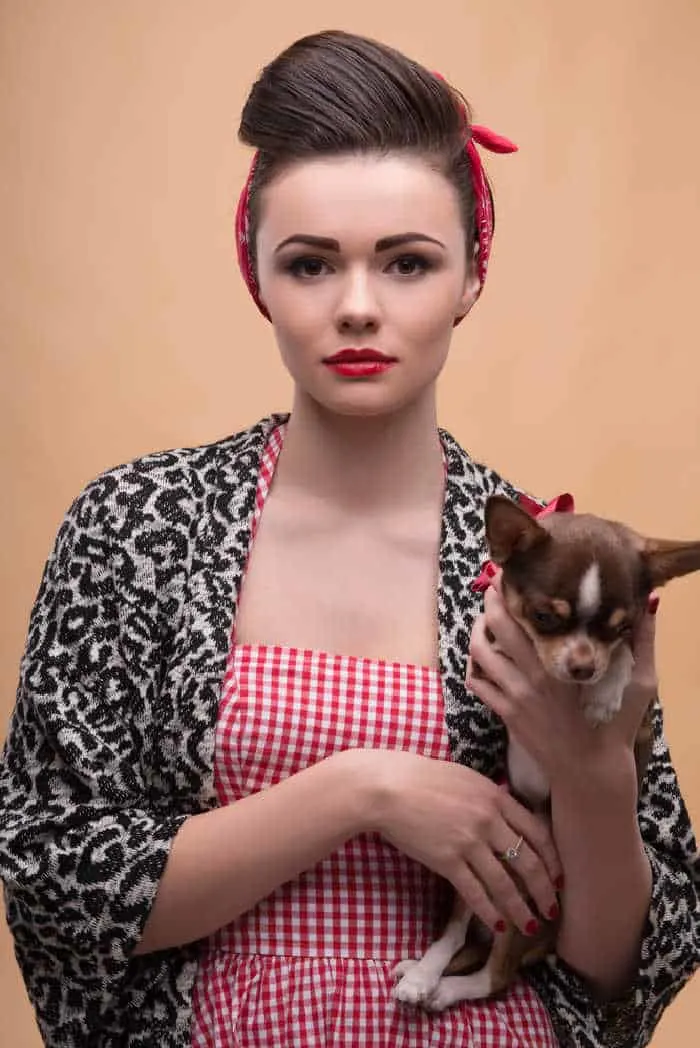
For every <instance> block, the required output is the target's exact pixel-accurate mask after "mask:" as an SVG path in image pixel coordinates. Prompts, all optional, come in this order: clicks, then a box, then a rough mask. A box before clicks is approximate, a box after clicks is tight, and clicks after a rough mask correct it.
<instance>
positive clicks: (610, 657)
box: [394, 495, 700, 1011]
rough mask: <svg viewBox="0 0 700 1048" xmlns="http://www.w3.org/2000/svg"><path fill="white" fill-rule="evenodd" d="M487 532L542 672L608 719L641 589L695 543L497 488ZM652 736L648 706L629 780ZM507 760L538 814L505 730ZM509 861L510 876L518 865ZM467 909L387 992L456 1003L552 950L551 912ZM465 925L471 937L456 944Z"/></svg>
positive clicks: (686, 561) (679, 570)
mask: <svg viewBox="0 0 700 1048" xmlns="http://www.w3.org/2000/svg"><path fill="white" fill-rule="evenodd" d="M486 541H487V545H488V548H489V553H490V556H491V559H492V561H493V562H494V563H495V564H496V565H498V566H499V567H501V569H502V576H501V588H502V593H503V598H504V600H505V603H506V606H507V608H508V610H509V612H510V614H511V615H512V616H513V618H514V619H515V620H516V621H517V622H518V623H520V625H521V626H522V628H523V629H524V630H525V632H526V633H527V634H528V636H529V637H530V638H531V640H532V643H533V645H534V647H535V650H536V652H537V654H538V656H539V658H540V661H541V662H542V665H543V667H544V668H545V670H546V671H547V673H548V674H550V675H551V676H552V677H553V678H555V679H557V680H560V681H565V682H570V683H577V684H580V685H584V687H581V688H580V694H581V701H582V703H583V713H584V715H585V717H586V718H587V720H588V721H589V722H590V723H592V724H600V723H604V722H606V721H609V720H610V719H611V718H612V717H614V716H615V714H616V713H617V711H618V710H619V709H620V705H621V703H622V699H623V694H624V692H625V688H626V686H627V684H628V682H629V680H630V676H631V673H632V667H633V664H634V657H633V654H632V647H631V639H632V637H633V635H634V631H635V628H636V626H637V624H638V623H639V621H640V619H641V617H642V615H643V614H644V612H645V609H646V607H647V603H648V600H649V596H650V594H651V593H652V591H653V590H655V589H658V588H659V587H661V586H663V585H665V583H667V582H669V581H670V580H671V579H673V578H676V577H678V576H680V575H686V574H689V573H690V572H694V571H697V570H699V569H700V542H670V541H664V540H654V539H646V538H643V537H642V536H641V535H638V534H637V533H636V532H634V531H632V529H630V528H628V527H626V526H625V525H623V524H618V523H616V522H614V521H609V520H605V519H603V518H601V517H596V516H592V515H590V514H577V513H573V512H572V513H568V512H565V513H556V512H555V513H551V514H549V515H546V516H539V517H537V518H535V517H534V516H533V515H531V513H529V512H527V511H526V510H525V509H523V508H522V507H521V506H519V505H517V504H516V503H515V502H512V501H511V500H510V499H508V498H506V497H505V496H500V495H494V496H492V497H491V498H489V499H488V501H487V504H486ZM651 743H652V724H651V708H650V709H648V710H647V714H646V717H645V718H644V721H643V723H642V726H641V728H640V730H639V733H638V736H637V740H636V745H635V754H636V759H637V774H638V777H639V779H640V782H641V779H642V778H643V775H644V770H645V767H646V764H647V761H648V759H649V754H650V750H651ZM507 766H508V777H509V782H510V786H511V789H512V792H513V793H514V794H515V796H516V797H518V799H519V800H521V801H522V802H523V803H525V804H527V805H528V806H529V807H530V808H532V809H533V810H534V811H540V812H546V811H547V808H548V800H549V784H548V782H547V779H546V776H545V775H544V773H543V771H542V769H541V768H540V767H539V765H538V764H537V763H536V761H534V760H533V758H532V757H530V755H529V754H528V753H527V752H526V751H525V750H524V749H523V748H522V747H521V746H519V745H518V744H517V743H516V742H515V741H514V740H513V739H510V740H509V743H508V754H507ZM508 868H509V872H510V873H511V874H512V875H513V876H514V877H515V879H516V881H518V880H519V878H518V877H517V870H516V869H515V868H514V867H513V865H509V867H508ZM521 887H522V883H521ZM472 917H473V914H472V913H471V912H470V911H469V910H468V909H467V908H466V906H465V904H464V902H463V901H462V900H461V899H458V900H456V901H455V905H454V907H453V910H452V914H451V916H450V919H449V921H448V923H447V926H446V928H445V931H444V932H443V934H442V935H441V936H440V938H439V939H438V940H436V942H434V943H433V944H432V945H431V946H430V948H429V949H428V950H427V952H426V953H425V954H424V956H423V957H422V958H421V959H420V960H407V961H403V962H402V963H401V964H399V965H398V967H397V969H396V971H395V976H396V978H397V979H398V982H397V984H396V986H395V987H394V995H395V997H396V998H398V1000H400V1001H403V1002H406V1003H410V1004H419V1005H422V1006H423V1007H424V1008H427V1009H429V1010H432V1011H441V1010H442V1009H444V1008H447V1007H449V1006H450V1005H452V1004H456V1003H457V1002H459V1001H463V1000H475V999H479V998H483V997H489V996H493V995H494V994H497V993H500V992H501V991H503V990H504V989H505V988H506V987H507V986H508V984H509V983H510V982H511V981H512V979H513V978H514V976H515V975H516V973H517V971H518V970H519V969H520V968H521V967H523V966H525V965H527V964H531V963H533V962H534V961H536V960H539V959H541V958H543V957H544V956H546V955H547V954H548V953H552V952H554V950H555V947H556V940H557V930H558V922H557V921H554V922H540V932H539V934H538V935H536V936H534V937H527V936H525V935H523V934H522V933H521V932H520V931H519V930H518V929H517V928H515V927H513V926H511V927H509V928H508V930H507V931H506V933H505V934H503V935H499V936H497V937H495V938H494V937H493V936H491V934H490V933H489V932H488V931H487V930H486V929H485V928H484V927H483V926H482V925H481V924H480V922H478V921H475V922H472ZM470 924H471V925H476V928H474V927H472V928H470ZM467 931H469V933H470V939H473V942H470V943H469V944H468V945H465V939H466V936H467ZM465 973H468V974H465Z"/></svg>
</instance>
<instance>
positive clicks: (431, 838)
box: [346, 750, 562, 934]
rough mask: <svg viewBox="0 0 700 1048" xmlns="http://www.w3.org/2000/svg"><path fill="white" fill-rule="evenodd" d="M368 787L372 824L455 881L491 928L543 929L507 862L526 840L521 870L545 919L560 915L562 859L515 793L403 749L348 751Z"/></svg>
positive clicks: (517, 865)
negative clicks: (558, 890)
mask: <svg viewBox="0 0 700 1048" xmlns="http://www.w3.org/2000/svg"><path fill="white" fill-rule="evenodd" d="M346 755H347V756H348V757H350V759H351V760H353V761H354V762H355V764H356V772H357V776H358V781H361V782H363V784H364V787H366V789H364V790H363V794H364V796H365V798H366V804H367V818H366V822H367V828H368V829H370V830H374V831H376V832H379V833H381V835H382V836H383V837H384V838H385V839H386V840H387V841H389V842H390V843H391V844H393V845H394V846H395V847H396V848H398V849H399V850H400V851H402V852H404V854H406V855H409V856H410V857H411V858H412V859H415V860H416V861H417V862H420V863H422V864H423V865H424V866H427V867H429V868H430V869H431V870H433V871H434V872H435V873H437V874H440V876H442V877H444V878H445V879H446V880H448V881H450V882H451V884H452V885H453V886H454V888H455V889H456V891H457V892H458V893H459V894H460V895H461V896H462V898H463V899H464V900H465V902H466V904H467V906H469V908H470V909H471V910H472V911H473V912H474V913H476V914H477V916H478V917H480V918H481V920H482V921H483V922H484V923H485V924H486V925H488V926H489V927H490V928H492V929H493V930H494V931H495V930H503V928H502V927H501V922H502V921H504V920H505V921H508V922H512V923H514V924H515V925H517V927H518V928H520V929H521V931H523V932H524V933H525V934H533V933H534V932H535V931H536V928H535V925H534V924H533V921H536V920H537V914H535V913H533V911H532V910H531V909H530V907H529V906H528V903H527V902H526V901H525V899H524V897H523V894H522V893H521V891H520V890H519V889H518V887H517V886H516V883H515V881H514V879H513V878H512V877H511V876H510V874H509V872H508V864H507V863H504V862H503V859H502V856H503V853H504V852H505V851H506V850H507V849H508V848H510V847H512V846H514V845H515V844H516V843H517V841H518V840H519V838H520V837H521V836H522V837H523V838H524V840H523V843H522V845H521V847H520V849H519V851H518V857H517V859H516V860H514V867H513V868H514V870H515V871H517V874H518V876H519V877H520V878H521V879H522V881H523V882H524V886H525V889H526V891H527V893H528V894H529V895H530V896H531V898H532V900H533V901H534V903H535V904H536V906H537V907H538V909H539V911H540V914H541V915H542V917H544V918H545V919H552V918H553V917H555V916H556V914H557V897H556V891H555V884H556V883H559V884H561V880H560V879H561V874H562V869H561V863H560V861H559V857H558V855H557V851H556V848H555V846H554V842H553V840H552V837H551V834H550V831H549V827H548V826H547V824H546V822H545V821H544V820H543V819H542V818H540V817H538V816H536V815H533V814H532V812H530V811H529V810H528V809H527V808H525V807H523V805H521V804H519V803H518V801H516V800H515V799H514V798H513V797H511V796H510V794H509V793H508V792H507V790H505V789H503V788H501V787H499V786H497V785H496V784H495V783H493V782H491V780H490V779H487V778H486V777H485V776H483V775H480V774H479V773H478V772H475V771H473V770H472V769H470V768H466V767H464V766H463V765H461V764H455V763H451V762H449V761H440V760H433V759H432V758H429V757H423V756H420V755H419V754H416V753H409V752H405V751H396V750H351V751H346Z"/></svg>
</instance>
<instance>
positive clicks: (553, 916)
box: [549, 903, 559, 921]
mask: <svg viewBox="0 0 700 1048" xmlns="http://www.w3.org/2000/svg"><path fill="white" fill-rule="evenodd" d="M558 916H559V907H558V906H557V904H556V903H554V906H552V908H551V910H550V911H549V919H550V921H556V919H557V917H558Z"/></svg>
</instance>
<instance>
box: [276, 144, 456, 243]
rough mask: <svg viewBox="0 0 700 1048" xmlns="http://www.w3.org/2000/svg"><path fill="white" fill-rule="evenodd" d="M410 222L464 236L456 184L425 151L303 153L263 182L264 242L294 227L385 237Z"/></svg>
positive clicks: (450, 236)
mask: <svg viewBox="0 0 700 1048" xmlns="http://www.w3.org/2000/svg"><path fill="white" fill-rule="evenodd" d="M408 230H414V231H420V232H421V233H426V234H428V235H429V236H434V237H436V238H437V239H438V240H441V241H442V242H443V243H446V242H447V241H451V242H452V243H457V244H463V232H462V228H461V216H460V208H459V200H458V197H457V191H456V189H455V188H454V187H453V186H452V185H451V183H450V182H448V180H447V179H446V178H445V176H444V175H442V174H441V173H440V172H439V171H436V170H435V169H434V168H432V167H431V166H430V164H429V163H428V162H427V161H426V160H425V159H423V158H421V157H417V156H416V157H414V156H408V155H403V154H398V155H397V154H390V155H388V156H378V155H375V154H362V155H352V156H342V157H327V158H323V157H320V158H315V159H313V160H303V161H298V162H296V163H294V164H293V165H291V166H290V167H289V168H286V169H285V170H284V171H282V172H280V174H279V175H278V176H277V177H276V178H275V179H274V180H273V181H272V182H271V183H270V184H269V185H268V186H267V187H266V188H265V189H264V190H263V192H262V194H261V213H260V225H259V232H258V242H259V246H260V247H261V248H263V247H264V243H268V244H269V242H270V241H274V242H278V241H279V240H281V239H284V238H285V237H287V236H291V235H292V234H294V233H311V234H315V235H318V236H329V237H334V238H335V239H336V240H340V241H341V245H342V244H343V241H344V240H349V239H356V238H357V237H358V236H359V235H361V236H362V237H366V238H367V239H372V241H374V240H379V239H381V237H383V236H390V235H392V234H395V233H401V232H406V231H408Z"/></svg>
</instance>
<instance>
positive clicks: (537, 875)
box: [495, 826, 557, 920]
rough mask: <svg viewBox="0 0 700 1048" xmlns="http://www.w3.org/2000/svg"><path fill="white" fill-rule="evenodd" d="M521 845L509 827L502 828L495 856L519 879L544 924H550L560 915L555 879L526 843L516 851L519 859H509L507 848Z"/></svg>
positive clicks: (505, 869)
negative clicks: (549, 922)
mask: <svg viewBox="0 0 700 1048" xmlns="http://www.w3.org/2000/svg"><path fill="white" fill-rule="evenodd" d="M518 841H520V835H518V836H516V835H515V834H514V832H513V831H512V829H511V828H510V827H507V828H506V827H505V826H504V828H503V832H502V835H501V834H499V837H498V841H497V843H498V847H497V848H496V849H495V854H496V856H497V858H498V859H499V861H500V862H501V863H502V864H503V868H504V871H505V872H506V873H508V874H509V875H510V876H515V877H517V878H518V879H519V880H520V881H521V882H522V885H524V887H525V889H526V891H527V895H528V897H529V899H531V900H532V902H534V904H535V906H536V907H537V909H538V911H539V913H540V914H541V915H542V917H544V919H545V920H551V919H552V918H553V917H555V916H556V913H557V894H556V889H555V887H554V884H553V882H552V879H551V878H550V876H549V872H548V870H547V867H546V866H545V864H544V862H543V861H542V859H541V858H540V856H539V855H538V854H537V852H536V851H534V850H533V849H532V848H531V847H530V845H529V844H528V842H527V840H525V839H524V837H523V840H522V843H520V845H519V847H518V848H517V857H516V858H509V857H508V848H511V847H513V845H515V844H516V842H518Z"/></svg>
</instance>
